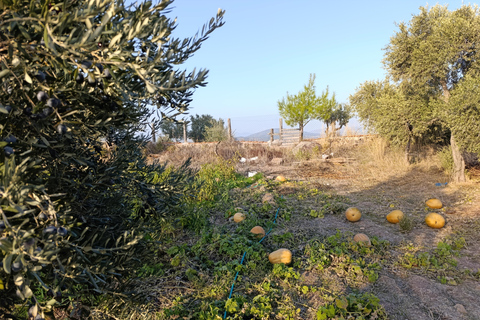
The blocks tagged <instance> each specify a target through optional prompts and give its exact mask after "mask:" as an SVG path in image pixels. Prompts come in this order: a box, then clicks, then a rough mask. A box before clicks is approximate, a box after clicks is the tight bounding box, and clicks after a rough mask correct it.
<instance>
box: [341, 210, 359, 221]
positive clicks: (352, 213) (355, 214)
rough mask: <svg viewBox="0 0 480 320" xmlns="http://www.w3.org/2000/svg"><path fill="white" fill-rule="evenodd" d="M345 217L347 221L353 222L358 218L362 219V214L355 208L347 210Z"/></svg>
mask: <svg viewBox="0 0 480 320" xmlns="http://www.w3.org/2000/svg"><path fill="white" fill-rule="evenodd" d="M345 216H346V217H347V220H348V221H351V222H355V221H358V220H360V218H361V217H362V213H361V212H360V210H358V209H357V208H355V207H352V208H348V209H347V211H346V212H345Z"/></svg>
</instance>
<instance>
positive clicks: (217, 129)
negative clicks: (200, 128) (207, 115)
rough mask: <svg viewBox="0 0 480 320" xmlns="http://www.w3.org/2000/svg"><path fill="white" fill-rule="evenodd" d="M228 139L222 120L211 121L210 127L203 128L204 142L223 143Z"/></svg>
mask: <svg viewBox="0 0 480 320" xmlns="http://www.w3.org/2000/svg"><path fill="white" fill-rule="evenodd" d="M228 138H229V137H228V130H227V128H226V127H225V122H224V121H223V119H218V120H215V119H212V120H211V121H210V125H209V126H207V127H206V128H205V141H208V142H214V141H225V140H228Z"/></svg>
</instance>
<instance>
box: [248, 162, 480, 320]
mask: <svg viewBox="0 0 480 320" xmlns="http://www.w3.org/2000/svg"><path fill="white" fill-rule="evenodd" d="M334 159H335V158H334ZM334 159H332V161H325V160H323V159H321V158H320V159H315V160H308V161H299V162H293V163H289V164H287V165H272V164H268V163H267V164H265V163H263V164H255V163H254V162H251V163H247V164H245V165H241V166H240V168H239V170H240V171H243V172H244V173H245V174H247V173H248V172H262V173H263V174H264V175H266V176H267V177H270V178H274V177H275V176H276V175H284V176H285V177H286V178H287V179H289V180H292V181H308V182H309V183H310V184H312V185H315V186H316V187H317V188H318V189H319V190H322V191H328V192H332V193H335V194H338V195H343V196H345V197H347V198H348V199H349V200H350V203H351V204H352V205H353V206H355V207H358V208H359V209H360V210H361V211H362V219H361V220H360V221H359V222H357V223H345V222H344V221H342V220H341V219H338V216H334V215H326V216H325V218H323V219H315V220H308V223H305V224H304V225H301V226H298V228H299V229H303V230H304V231H305V232H317V233H318V232H320V233H325V234H334V233H335V231H336V230H340V231H342V232H352V233H357V232H362V233H365V234H367V235H369V236H378V237H379V238H380V239H383V240H388V241H389V242H390V243H392V244H393V245H394V247H396V246H400V245H408V244H411V245H413V246H415V247H417V248H423V250H433V249H434V248H436V245H437V243H438V242H439V241H442V240H444V239H445V238H446V237H448V236H449V235H452V234H457V235H458V234H460V235H461V236H462V237H464V238H465V240H466V246H465V248H464V249H462V250H461V252H460V256H459V257H458V258H457V260H458V266H457V268H458V269H459V271H461V270H462V269H469V270H470V271H472V272H474V273H475V272H477V274H478V272H480V250H479V249H478V247H479V245H480V234H479V233H480V209H479V205H480V197H479V195H480V179H473V180H471V181H469V182H467V183H463V184H453V183H451V182H448V181H449V179H448V177H447V176H446V175H445V174H444V173H443V170H440V169H439V168H438V167H437V166H435V165H433V166H431V165H425V164H418V165H411V166H406V167H402V168H396V169H395V170H392V172H391V174H388V172H386V173H385V172H382V173H381V174H380V173H379V174H376V172H375V171H376V170H377V169H378V168H373V167H372V168H369V167H368V164H367V165H365V163H362V161H361V160H355V159H354V160H349V161H345V162H341V161H340V162H335V160H334ZM346 159H347V158H346ZM445 182H447V184H446V185H445ZM439 184H440V185H439ZM430 198H438V199H440V200H441V201H442V203H443V204H444V208H443V209H442V210H441V211H439V212H440V213H441V214H442V215H443V216H444V217H445V218H446V221H447V223H446V226H445V227H444V228H442V229H439V230H436V229H431V228H429V227H427V226H426V225H425V223H424V217H425V213H426V208H425V207H426V206H425V201H426V200H428V199H430ZM394 209H400V210H402V211H403V212H404V213H406V214H407V215H409V217H410V218H411V219H412V221H413V222H414V223H413V229H412V230H411V231H409V232H402V231H401V230H400V228H399V226H398V225H392V224H390V223H389V222H387V220H386V219H385V215H386V214H387V213H389V212H390V211H392V210H394ZM393 254H395V252H393ZM373 286H374V287H373V291H374V293H375V294H376V295H377V296H378V297H379V298H380V300H381V303H382V305H383V306H384V307H385V309H386V310H387V312H388V313H389V315H390V316H391V317H392V319H408V320H416V319H438V320H440V319H442V320H443V319H445V320H446V319H449V320H456V319H462V320H463V319H467V320H479V319H480V281H478V277H476V278H473V280H472V279H466V280H465V281H461V282H460V283H451V284H442V283H441V282H440V281H438V280H437V279H432V278H431V277H428V276H427V275H426V274H422V273H418V272H414V271H410V270H406V269H402V268H384V269H383V270H382V271H381V274H380V277H379V279H378V280H377V282H376V283H375V284H374V285H373Z"/></svg>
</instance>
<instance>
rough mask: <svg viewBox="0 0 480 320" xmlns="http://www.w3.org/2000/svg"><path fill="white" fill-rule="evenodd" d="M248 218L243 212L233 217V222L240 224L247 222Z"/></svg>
mask: <svg viewBox="0 0 480 320" xmlns="http://www.w3.org/2000/svg"><path fill="white" fill-rule="evenodd" d="M246 218H247V216H246V215H245V214H244V213H243V212H237V213H235V215H234V216H233V221H235V222H236V223H239V222H242V221H243V220H245V219H246Z"/></svg>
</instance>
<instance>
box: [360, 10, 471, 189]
mask: <svg viewBox="0 0 480 320" xmlns="http://www.w3.org/2000/svg"><path fill="white" fill-rule="evenodd" d="M479 28H480V17H479V9H478V7H476V6H475V7H473V6H470V5H463V6H462V7H461V8H459V9H457V10H455V11H449V10H448V7H447V6H441V5H436V6H433V7H430V8H429V7H428V6H426V7H421V8H420V13H419V14H418V15H414V16H413V17H412V19H411V20H410V21H409V22H407V23H405V22H402V23H399V24H398V29H399V30H398V31H397V32H396V33H395V34H394V35H393V36H392V37H391V39H390V43H389V44H388V45H387V46H386V48H385V56H384V60H383V63H384V65H385V69H386V70H387V71H388V76H389V77H388V78H387V79H386V82H390V81H391V84H387V83H386V82H383V83H381V84H380V83H377V84H376V85H374V84H373V83H371V82H366V83H364V84H362V85H361V87H360V88H359V89H358V90H357V93H356V94H355V95H353V96H352V97H351V104H352V105H353V106H354V107H355V109H356V111H357V112H358V113H359V115H360V117H362V114H363V115H364V116H363V118H364V119H366V118H367V117H368V123H369V124H370V125H374V127H375V129H376V130H377V131H378V132H379V133H382V132H383V133H385V132H386V131H389V135H390V136H396V137H398V141H402V142H403V143H407V144H408V143H409V141H410V138H409V137H411V136H412V135H413V136H416V137H421V138H428V139H430V138H432V137H435V136H436V135H438V134H439V133H440V134H445V133H449V134H450V143H451V147H452V154H453V158H454V162H455V168H454V172H455V173H454V180H455V181H464V180H465V174H464V169H465V163H464V161H463V158H462V156H461V152H460V149H459V148H458V146H457V141H458V144H459V145H461V146H465V145H467V143H466V140H469V139H470V138H469V135H468V134H466V133H468V132H469V128H468V127H467V125H468V123H469V122H463V123H459V122H458V120H459V118H458V117H454V116H453V115H454V114H456V113H458V110H460V109H462V108H467V109H468V110H469V112H471V113H473V114H474V116H476V115H477V111H475V108H473V107H472V105H465V104H464V103H463V102H462V99H460V98H456V99H454V100H451V99H450V97H451V96H452V95H457V97H459V96H461V95H462V94H461V93H458V94H456V93H455V90H457V89H458V90H459V91H462V89H461V88H462V87H468V86H469V84H468V82H470V85H472V84H473V82H472V81H474V80H473V79H476V78H478V75H479V70H480V69H479V68H480V64H479V61H478V52H477V49H478V48H477V46H478V43H479V40H480V32H479V31H480V29H479ZM463 82H465V84H464V83H463ZM374 87H377V88H374ZM374 92H375V93H374ZM394 92H395V93H394ZM369 94H370V95H371V94H374V97H373V96H369V97H367V96H368V95H369ZM377 94H378V96H377ZM464 94H465V91H464V90H463V95H464ZM470 101H472V100H470ZM382 109H384V110H382ZM367 110H370V111H372V113H371V114H370V115H368V116H367V115H366V112H367ZM387 126H390V127H391V128H390V129H388V128H387ZM410 127H411V128H412V130H409V129H408V128H410ZM442 128H443V129H442ZM448 131H449V132H448ZM470 141H472V140H471V139H470Z"/></svg>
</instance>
